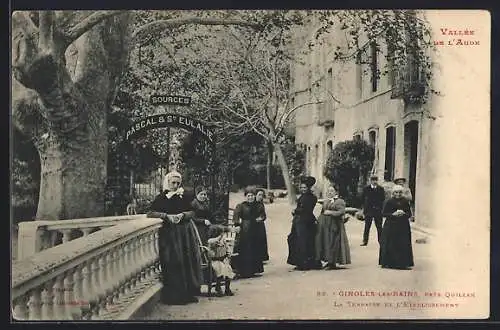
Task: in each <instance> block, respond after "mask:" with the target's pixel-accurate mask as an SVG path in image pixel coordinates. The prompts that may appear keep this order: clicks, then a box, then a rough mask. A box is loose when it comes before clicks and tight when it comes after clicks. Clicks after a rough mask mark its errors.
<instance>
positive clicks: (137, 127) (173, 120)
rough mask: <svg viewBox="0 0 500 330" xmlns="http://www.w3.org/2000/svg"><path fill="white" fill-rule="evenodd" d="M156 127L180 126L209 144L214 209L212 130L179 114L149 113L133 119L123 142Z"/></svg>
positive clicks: (128, 141)
mask: <svg viewBox="0 0 500 330" xmlns="http://www.w3.org/2000/svg"><path fill="white" fill-rule="evenodd" d="M157 128H182V129H185V130H188V131H190V132H191V133H192V134H196V135H198V136H200V137H202V138H203V139H204V140H206V141H207V142H208V144H209V146H210V151H211V154H212V157H210V160H211V162H212V163H211V164H210V169H211V172H210V174H209V176H210V190H211V195H212V196H211V198H210V207H211V209H212V212H215V211H216V208H217V206H216V193H215V185H216V181H215V175H216V173H217V169H216V166H214V161H215V159H214V157H215V151H216V138H215V134H214V132H213V131H212V130H211V128H210V127H208V126H207V125H206V124H204V123H203V122H201V121H199V120H197V119H194V118H191V117H188V116H183V115H179V114H173V113H164V114H158V115H151V116H147V117H144V118H141V119H139V120H136V121H134V122H133V123H132V124H131V125H130V126H129V127H128V128H127V130H126V131H125V137H124V139H123V142H126V143H130V142H131V141H132V140H134V139H136V138H138V137H141V136H144V135H145V134H146V133H147V132H148V131H150V130H152V129H157Z"/></svg>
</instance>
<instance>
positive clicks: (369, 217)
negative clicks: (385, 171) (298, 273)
mask: <svg viewBox="0 0 500 330" xmlns="http://www.w3.org/2000/svg"><path fill="white" fill-rule="evenodd" d="M315 182H316V179H315V178H314V177H311V176H309V177H304V178H303V180H302V181H301V184H300V187H299V190H300V193H301V195H300V197H299V198H298V200H297V207H296V208H295V210H294V211H293V212H292V215H293V220H292V228H291V231H290V234H289V235H288V250H289V253H288V259H287V263H288V264H290V265H294V266H296V267H295V269H297V270H310V269H322V268H325V269H328V270H330V269H336V268H338V266H337V265H347V264H350V263H351V255H350V248H349V241H348V238H347V234H346V230H345V225H344V223H345V221H346V219H347V218H346V217H345V212H346V204H345V202H344V200H343V199H342V198H340V197H339V195H338V193H337V190H336V189H335V187H333V186H330V187H329V188H328V190H327V198H326V199H325V200H324V201H323V205H322V210H321V214H320V215H319V216H318V218H317V219H316V217H315V215H314V212H313V211H314V208H315V206H316V203H317V201H318V199H317V197H316V196H315V195H314V194H313V193H312V191H311V188H312V186H314V184H315ZM404 182H405V179H404V178H399V179H397V180H395V185H394V187H393V188H392V192H391V197H390V198H388V199H386V195H385V190H384V188H383V187H382V186H380V185H379V184H378V178H377V177H376V176H372V177H371V178H370V184H369V185H368V186H367V187H365V188H364V189H363V195H362V199H363V216H364V221H365V228H364V232H363V243H362V244H361V246H366V245H367V244H368V238H369V233H370V227H371V224H372V222H375V226H376V228H377V236H378V242H379V245H380V249H379V265H380V266H382V268H395V269H408V268H411V267H413V266H414V263H413V251H412V244H411V229H410V223H409V221H410V219H412V210H411V207H410V201H411V199H412V196H411V192H410V190H409V188H407V187H404V186H403V185H404ZM383 218H385V222H383Z"/></svg>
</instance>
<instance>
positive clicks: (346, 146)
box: [324, 140, 375, 207]
mask: <svg viewBox="0 0 500 330" xmlns="http://www.w3.org/2000/svg"><path fill="white" fill-rule="evenodd" d="M374 158H375V149H374V148H373V147H372V146H370V145H369V144H368V143H367V142H366V141H364V140H350V141H344V142H340V143H338V144H337V145H336V146H335V147H334V148H333V150H332V153H331V154H330V156H329V157H328V160H327V162H326V165H325V168H324V175H325V177H326V178H327V179H328V180H330V182H332V183H333V184H334V185H336V186H337V187H338V190H339V193H340V195H341V196H343V198H344V199H345V201H346V203H347V204H348V205H350V206H354V207H356V206H359V204H360V200H359V196H358V183H359V182H360V179H365V178H366V177H367V176H368V173H369V172H370V169H371V168H372V165H373V160H374Z"/></svg>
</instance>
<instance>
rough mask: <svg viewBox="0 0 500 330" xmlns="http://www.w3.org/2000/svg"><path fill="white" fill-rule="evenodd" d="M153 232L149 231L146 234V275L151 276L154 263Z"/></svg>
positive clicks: (154, 242)
mask: <svg viewBox="0 0 500 330" xmlns="http://www.w3.org/2000/svg"><path fill="white" fill-rule="evenodd" d="M154 235H155V232H154V231H153V232H150V233H149V234H148V244H147V255H148V266H149V267H148V275H149V276H153V275H154V270H153V265H154V260H155V251H154V250H155V244H156V241H155V236H154Z"/></svg>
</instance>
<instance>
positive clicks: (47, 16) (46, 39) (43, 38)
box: [38, 10, 54, 52]
mask: <svg viewBox="0 0 500 330" xmlns="http://www.w3.org/2000/svg"><path fill="white" fill-rule="evenodd" d="M38 17H39V24H38V26H39V33H40V35H39V39H38V46H39V47H40V48H41V49H42V50H43V51H46V52H48V51H50V50H51V49H52V48H53V43H54V12H53V11H52V10H41V11H40V12H39V14H38Z"/></svg>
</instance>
